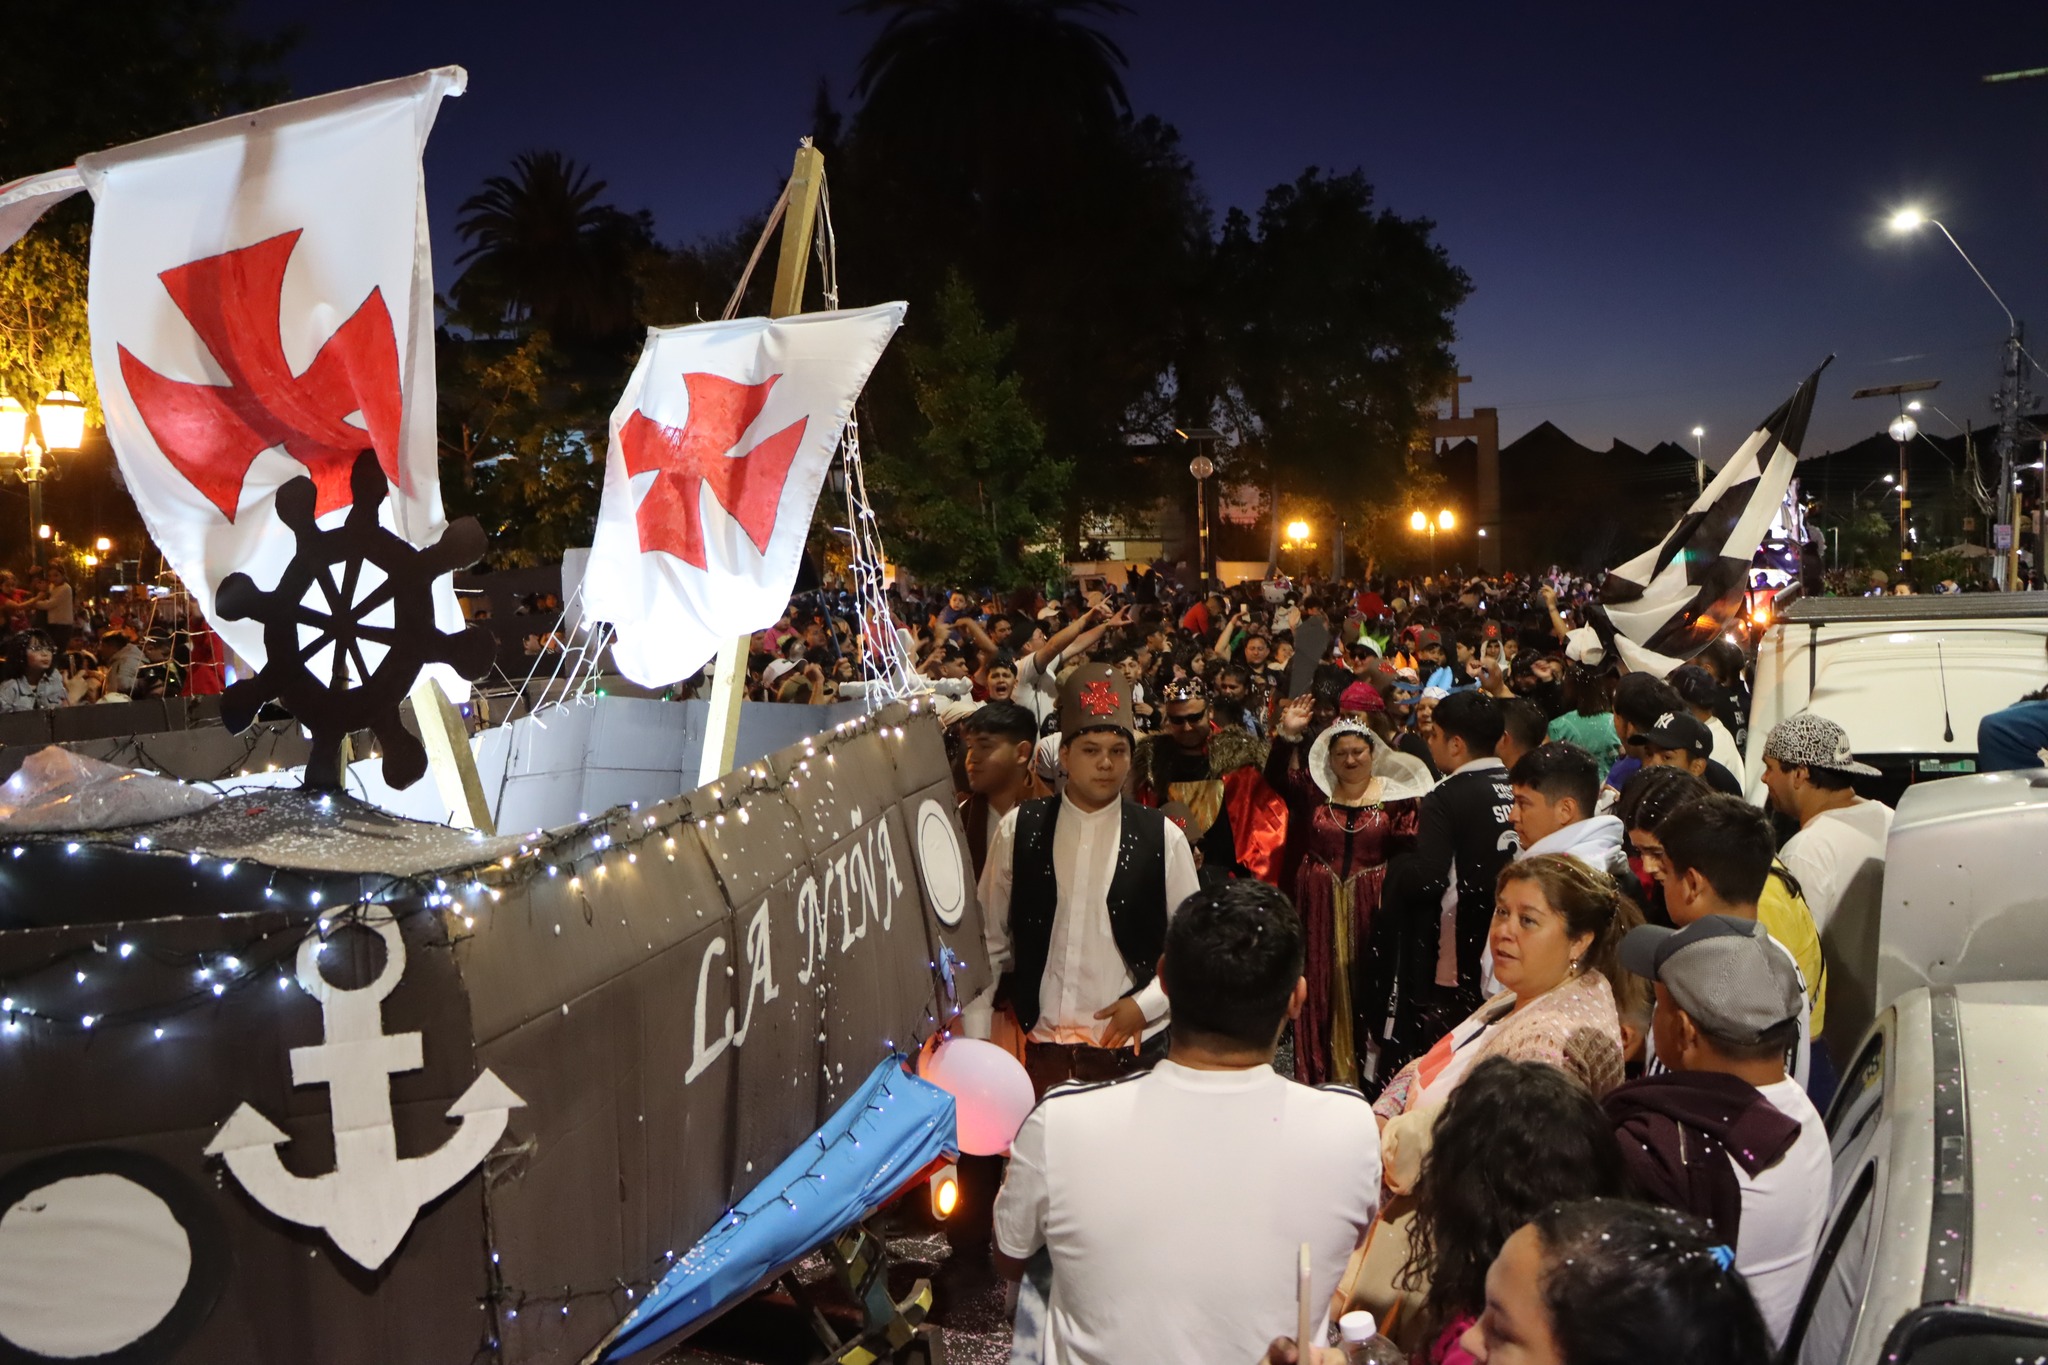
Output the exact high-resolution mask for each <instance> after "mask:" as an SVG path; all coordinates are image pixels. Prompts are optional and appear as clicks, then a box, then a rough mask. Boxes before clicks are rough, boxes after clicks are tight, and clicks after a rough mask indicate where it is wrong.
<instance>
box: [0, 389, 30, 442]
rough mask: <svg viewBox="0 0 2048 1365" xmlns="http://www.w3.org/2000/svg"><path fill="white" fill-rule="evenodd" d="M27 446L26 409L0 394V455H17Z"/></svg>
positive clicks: (14, 400)
mask: <svg viewBox="0 0 2048 1365" xmlns="http://www.w3.org/2000/svg"><path fill="white" fill-rule="evenodd" d="M27 445H28V409H27V408H25V407H23V406H22V405H21V403H20V402H19V401H18V400H16V399H13V398H9V397H7V396H5V395H4V394H0V455H19V454H21V452H22V449H23V448H24V447H25V446H27Z"/></svg>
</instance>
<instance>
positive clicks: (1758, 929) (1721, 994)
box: [1621, 915, 1806, 1045]
mask: <svg viewBox="0 0 2048 1365" xmlns="http://www.w3.org/2000/svg"><path fill="white" fill-rule="evenodd" d="M1621 965H1622V966H1624V967H1626V968H1628V970H1630V971H1632V972H1634V973H1635V974H1636V975H1637V976H1647V977H1649V978H1650V979H1651V980H1653V981H1659V982H1662V983H1663V985H1664V989H1666V990H1668V991H1670V992H1671V999H1672V1001H1673V1002H1674V1003H1676V1004H1677V1006H1678V1007H1679V1008H1680V1009H1682V1010H1684V1011H1685V1012H1686V1013H1687V1014H1689V1015H1691V1016H1692V1021H1693V1022H1694V1023H1695V1024H1698V1025H1699V1027H1700V1032H1702V1033H1704V1034H1706V1035H1707V1037H1709V1038H1711V1039H1713V1040H1714V1041H1716V1042H1722V1043H1735V1044H1738V1045H1747V1044H1750V1043H1754V1042H1757V1041H1758V1040H1759V1039H1761V1038H1762V1037H1763V1036H1764V1035H1765V1034H1766V1033H1769V1032H1770V1031H1771V1030H1772V1029H1774V1028H1777V1027H1778V1026H1779V1025H1781V1024H1783V1023H1785V1022H1786V1021H1787V1020H1790V1019H1797V1018H1798V1017H1799V1008H1800V1006H1801V1005H1802V1004H1804V1003H1805V1000H1806V987H1805V984H1804V983H1803V982H1801V981H1800V979H1799V968H1798V967H1797V966H1796V965H1794V963H1793V961H1792V955H1791V954H1790V953H1788V952H1786V951H1785V950H1784V949H1783V948H1780V947H1779V946H1778V945H1777V944H1776V943H1773V942H1772V941H1771V935H1770V932H1769V931H1768V930H1767V929H1765V928H1764V926H1763V925H1761V924H1759V923H1758V922H1757V921H1755V920H1747V919H1737V918H1736V917H1735V916H1733V915H1705V916H1702V917H1701V918H1699V919H1696V920H1694V921H1693V922H1692V923H1691V924H1688V925H1686V926H1685V928H1683V929H1666V928H1663V927H1661V926H1659V925H1655V924H1642V925H1638V926H1636V927H1635V928H1633V929H1631V930H1629V931H1628V934H1627V936H1626V937H1624V938H1623V939H1622V940H1621Z"/></svg>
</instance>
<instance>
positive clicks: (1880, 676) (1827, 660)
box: [1743, 592, 2048, 806]
mask: <svg viewBox="0 0 2048 1365" xmlns="http://www.w3.org/2000/svg"><path fill="white" fill-rule="evenodd" d="M2044 680H2048V592H2017V593H1967V594H1961V595H1955V596H1919V597H1809V598H1804V599H1802V600H1800V601H1798V602H1794V603H1792V604H1790V605H1789V606H1787V607H1786V608H1785V609H1784V611H1783V612H1782V613H1781V614H1780V615H1779V616H1778V617H1777V619H1776V620H1775V621H1774V622H1773V623H1772V625H1771V626H1770V627H1769V629H1768V630H1767V631H1766V632H1765V634H1764V636H1763V639H1762V640H1761V641H1759V642H1758V645H1757V651H1756V676H1755V682H1754V684H1753V687H1752V693H1751V699H1750V715H1749V731H1750V734H1751V735H1752V736H1753V738H1752V739H1751V741H1750V744H1749V756H1748V762H1747V764H1746V765H1745V766H1746V772H1745V773H1744V775H1743V789H1744V790H1745V791H1746V792H1748V793H1749V795H1750V798H1751V799H1752V800H1754V801H1757V802H1759V803H1761V802H1762V800H1763V736H1765V735H1767V734H1769V733H1770V729H1771V727H1772V726H1773V725H1775V724H1777V723H1778V722H1779V721H1780V720H1783V719H1784V718H1785V717H1787V716H1790V715H1793V714H1796V713H1797V712H1800V711H1807V710H1811V711H1815V712H1818V713H1819V714H1821V715H1823V716H1826V717H1827V718H1828V719H1829V720H1832V721H1834V722H1835V723H1836V724H1838V725H1840V726H1841V727H1842V728H1843V729H1844V730H1846V731H1848V732H1849V743H1850V745H1851V746H1852V747H1853V748H1854V749H1855V751H1856V756H1857V757H1858V758H1860V759H1862V760H1863V761H1864V762H1866V763H1870V764H1873V765H1875V766H1876V767H1877V768H1878V769H1879V770H1880V771H1881V772H1882V773H1883V777H1882V778H1881V779H1877V780H1874V781H1873V782H1872V783H1871V784H1870V785H1868V786H1866V785H1865V784H1863V783H1861V782H1859V783H1858V784H1857V790H1858V791H1860V792H1862V793H1863V794H1864V795H1866V796H1873V797H1876V798H1877V799H1879V800H1881V801H1883V802H1884V803H1885V804H1887V805H1891V806H1896V805H1897V804H1898V801H1899V797H1900V796H1901V795H1902V794H1904V792H1905V790H1906V789H1907V788H1908V787H1910V786H1912V785H1913V784H1915V783H1917V782H1923V781H1927V780H1929V779H1933V778H1941V777H1950V776H1954V775H1955V774H1957V773H1969V772H1975V771H1976V769H1977V722H1978V721H1979V720H1981V719H1983V718H1984V717H1985V716H1986V715H1988V714H1990V713H1991V712H1993V711H1998V710H2002V709H2003V708H2005V707H2007V706H2009V705H2011V704H2012V703H2013V702H2015V701H2018V700H2019V699H2020V698H2021V697H2022V696H2025V695H2026V694H2027V693H2029V692H2031V691H2033V690H2034V689H2036V688H2038V687H2040V686H2041V685H2042V683H2043V681H2044Z"/></svg>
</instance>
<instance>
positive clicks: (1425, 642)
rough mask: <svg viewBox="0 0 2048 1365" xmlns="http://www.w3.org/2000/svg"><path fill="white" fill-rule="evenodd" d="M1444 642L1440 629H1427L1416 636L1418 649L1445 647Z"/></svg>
mask: <svg viewBox="0 0 2048 1365" xmlns="http://www.w3.org/2000/svg"><path fill="white" fill-rule="evenodd" d="M1443 643H1444V637H1443V634H1442V633H1441V632H1440V631H1435V630H1425V631H1423V632H1422V634H1420V635H1418V636H1416V637H1415V647H1416V648H1417V649H1430V648H1436V649H1441V648H1443Z"/></svg>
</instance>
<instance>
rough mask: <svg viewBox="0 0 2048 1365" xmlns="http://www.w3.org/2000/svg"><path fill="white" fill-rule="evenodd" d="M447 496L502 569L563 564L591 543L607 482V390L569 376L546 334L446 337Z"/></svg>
mask: <svg viewBox="0 0 2048 1365" xmlns="http://www.w3.org/2000/svg"><path fill="white" fill-rule="evenodd" d="M438 357H439V368H440V391H441V493H442V498H443V500H444V501H445V502H446V504H447V506H448V510H449V515H450V516H465V515H468V516H474V517H476V518H477V520H478V521H479V522H481V523H482V525H483V528H484V531H485V533H486V534H487V535H488V536H489V537H490V541H491V547H490V553H489V558H490V562H491V563H492V564H494V565H496V566H498V567H500V568H524V567H529V566H532V565H536V564H554V563H559V562H560V561H561V558H562V552H563V551H564V550H566V549H569V548H570V547H572V546H578V545H588V544H590V540H591V535H592V533H593V531H594V530H595V528H596V525H597V503H598V492H599V489H600V487H601V486H602V484H603V481H604V455H605V440H606V437H607V420H606V419H607V414H608V413H609V411H610V408H611V404H612V402H613V400H614V399H615V398H616V397H617V392H616V390H617V388H618V386H619V384H621V383H623V381H624V375H623V374H621V375H620V376H618V379H617V380H616V381H615V382H614V383H613V384H612V385H611V386H610V388H608V389H607V388H603V387H600V386H598V385H596V384H586V383H577V382H574V381H573V380H567V379H564V378H563V372H564V370H565V366H564V363H563V361H562V358H561V356H560V355H559V354H558V353H557V352H555V351H554V350H553V347H552V345H551V343H550V340H549V337H548V334H547V333H546V332H541V331H535V332H531V333H529V334H528V335H527V336H526V337H524V338H523V339H520V340H517V341H498V340H483V341H478V340H464V339H458V338H452V337H449V336H447V335H445V334H444V335H443V336H442V337H441V340H440V346H439V350H438Z"/></svg>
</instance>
